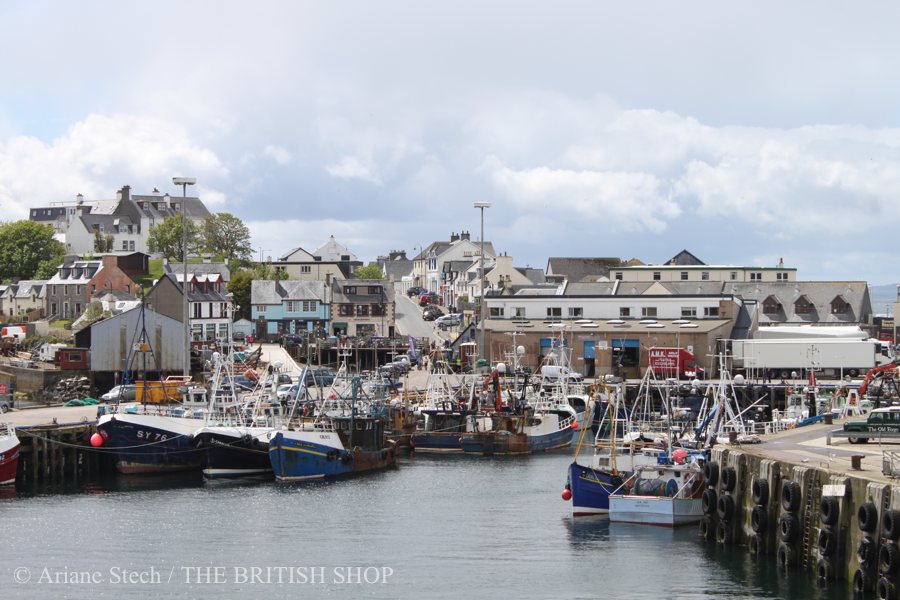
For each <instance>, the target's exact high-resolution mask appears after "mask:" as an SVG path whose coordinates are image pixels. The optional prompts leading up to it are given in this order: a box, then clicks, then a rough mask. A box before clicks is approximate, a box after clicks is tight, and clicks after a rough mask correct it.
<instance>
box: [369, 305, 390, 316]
mask: <svg viewBox="0 0 900 600" xmlns="http://www.w3.org/2000/svg"><path fill="white" fill-rule="evenodd" d="M385 315H387V307H386V306H385V305H384V304H373V305H372V316H373V317H383V316H385Z"/></svg>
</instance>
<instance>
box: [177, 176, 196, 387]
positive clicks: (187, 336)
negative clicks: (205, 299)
mask: <svg viewBox="0 0 900 600" xmlns="http://www.w3.org/2000/svg"><path fill="white" fill-rule="evenodd" d="M172 183H174V184H175V185H180V186H181V262H182V265H183V266H184V279H182V280H181V295H182V309H183V312H182V316H183V317H184V376H185V377H188V376H189V375H190V374H191V326H190V320H189V317H188V284H187V278H188V277H187V273H188V267H187V186H189V185H194V184H196V183H197V179H196V178H194V177H173V178H172Z"/></svg>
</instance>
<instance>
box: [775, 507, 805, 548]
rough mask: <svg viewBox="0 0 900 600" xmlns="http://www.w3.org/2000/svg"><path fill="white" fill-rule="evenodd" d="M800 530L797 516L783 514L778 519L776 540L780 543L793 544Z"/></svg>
mask: <svg viewBox="0 0 900 600" xmlns="http://www.w3.org/2000/svg"><path fill="white" fill-rule="evenodd" d="M799 529H800V521H799V520H797V515H794V514H791V513H783V514H782V515H781V516H780V517H778V539H779V540H781V541H782V542H793V541H794V539H796V537H797V532H798V531H799Z"/></svg>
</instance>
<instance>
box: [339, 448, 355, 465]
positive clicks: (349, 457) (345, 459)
mask: <svg viewBox="0 0 900 600" xmlns="http://www.w3.org/2000/svg"><path fill="white" fill-rule="evenodd" d="M341 462H342V463H344V464H345V465H349V464H350V463H352V462H353V453H352V452H349V451H347V450H344V452H343V454H341Z"/></svg>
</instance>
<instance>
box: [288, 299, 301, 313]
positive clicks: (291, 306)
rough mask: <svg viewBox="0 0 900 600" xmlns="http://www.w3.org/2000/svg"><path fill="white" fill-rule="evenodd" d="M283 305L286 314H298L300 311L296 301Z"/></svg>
mask: <svg viewBox="0 0 900 600" xmlns="http://www.w3.org/2000/svg"><path fill="white" fill-rule="evenodd" d="M285 304H286V305H287V309H286V310H287V311H288V312H299V310H300V302H299V301H298V300H288V301H287V302H285Z"/></svg>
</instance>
